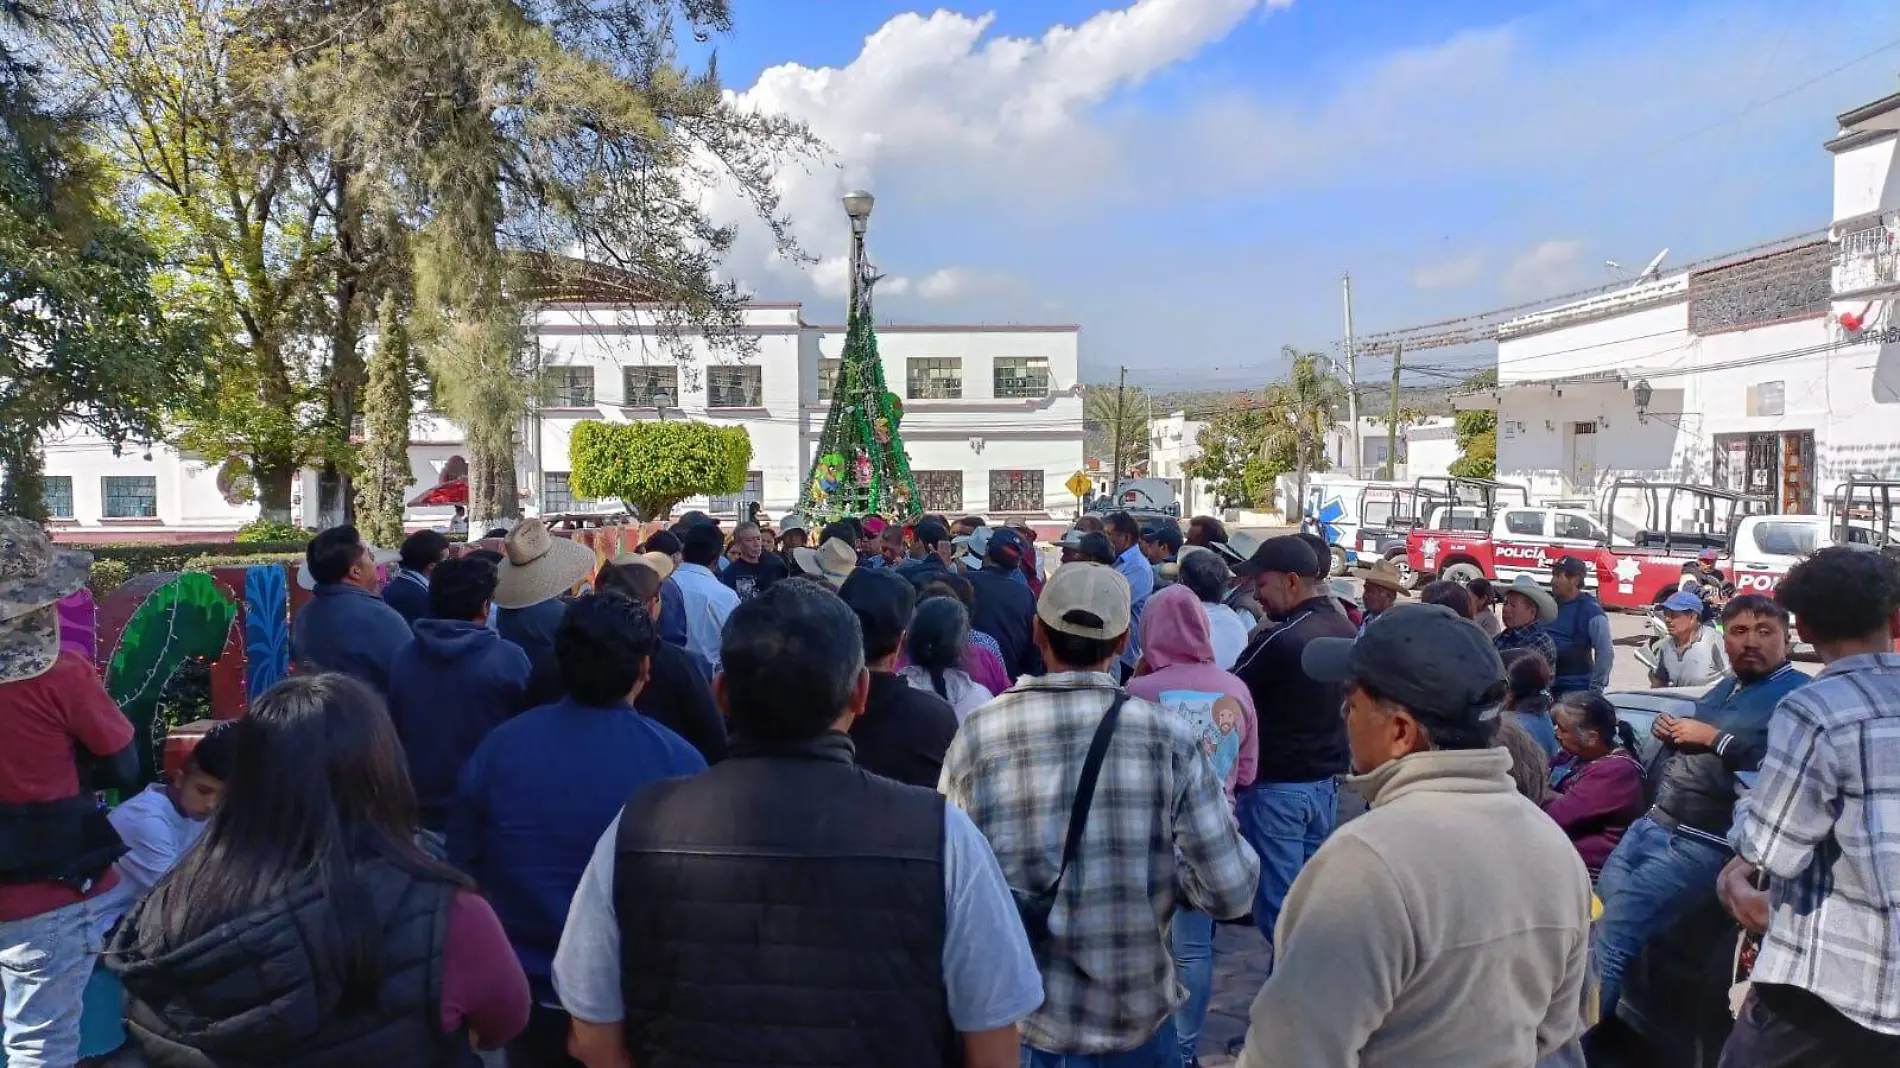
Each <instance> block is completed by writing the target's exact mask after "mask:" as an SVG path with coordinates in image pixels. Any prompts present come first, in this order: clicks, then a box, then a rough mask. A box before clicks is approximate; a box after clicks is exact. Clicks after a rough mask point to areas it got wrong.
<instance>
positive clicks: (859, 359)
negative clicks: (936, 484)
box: [798, 277, 919, 523]
mask: <svg viewBox="0 0 1900 1068" xmlns="http://www.w3.org/2000/svg"><path fill="white" fill-rule="evenodd" d="M875 281H876V279H875V278H872V277H866V278H864V279H862V281H861V282H860V286H861V293H860V296H859V298H858V301H857V308H856V309H855V310H854V311H853V313H852V316H851V323H850V325H849V326H848V327H847V328H846V330H845V335H844V354H843V357H842V358H841V359H840V360H839V361H838V380H837V382H836V383H835V384H834V385H833V387H832V390H831V411H830V412H828V413H827V414H826V415H825V429H824V432H823V433H821V434H820V435H819V436H818V452H817V455H816V456H815V457H813V460H812V467H811V474H810V476H809V477H808V478H806V480H805V489H804V492H803V493H801V494H800V495H799V500H798V512H799V514H800V515H803V516H804V517H805V518H806V519H807V520H809V521H811V522H815V523H825V522H829V521H831V520H834V519H843V518H846V517H847V516H865V515H870V514H871V513H873V512H875V513H877V514H878V515H881V516H883V517H885V518H886V519H909V518H911V517H912V516H915V515H916V514H917V512H918V504H919V502H918V499H917V481H916V479H915V478H914V477H912V475H911V473H910V457H909V456H908V455H906V454H905V452H904V439H903V438H902V437H901V436H900V435H899V434H898V424H899V423H900V422H902V421H903V418H904V402H903V401H902V400H900V399H899V398H898V396H897V394H895V393H892V392H891V391H890V390H888V389H886V388H884V364H883V362H882V361H880V360H879V359H878V355H877V333H876V331H875V330H873V329H872V327H871V323H872V318H871V288H872V285H873V284H874V282H875Z"/></svg>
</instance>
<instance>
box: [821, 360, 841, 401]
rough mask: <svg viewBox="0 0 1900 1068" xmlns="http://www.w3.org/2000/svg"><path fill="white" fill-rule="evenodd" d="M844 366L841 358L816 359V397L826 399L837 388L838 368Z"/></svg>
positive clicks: (828, 398) (829, 397)
mask: <svg viewBox="0 0 1900 1068" xmlns="http://www.w3.org/2000/svg"><path fill="white" fill-rule="evenodd" d="M843 366H844V361H843V360H825V359H821V360H819V361H818V399H819V400H820V401H828V400H830V399H831V395H832V393H834V392H836V390H837V388H838V370H839V368H841V367H843Z"/></svg>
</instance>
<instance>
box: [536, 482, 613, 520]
mask: <svg viewBox="0 0 1900 1068" xmlns="http://www.w3.org/2000/svg"><path fill="white" fill-rule="evenodd" d="M568 477H569V473H568V472H566V471H543V472H541V514H542V515H565V514H567V513H568V512H580V511H587V510H588V509H590V508H593V507H595V506H597V505H598V504H600V502H599V501H598V500H595V499H594V498H592V497H576V496H574V491H573V490H570V489H568V488H567V480H568Z"/></svg>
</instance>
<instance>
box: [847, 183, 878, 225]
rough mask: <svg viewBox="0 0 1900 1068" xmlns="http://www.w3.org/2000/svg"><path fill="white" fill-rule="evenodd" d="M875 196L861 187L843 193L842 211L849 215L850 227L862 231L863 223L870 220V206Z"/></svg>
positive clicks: (873, 202)
mask: <svg viewBox="0 0 1900 1068" xmlns="http://www.w3.org/2000/svg"><path fill="white" fill-rule="evenodd" d="M876 203H877V198H876V197H874V196H872V195H871V194H869V193H867V192H865V191H864V190H862V189H853V190H852V191H851V192H849V193H846V194H845V195H844V213H845V214H846V215H849V216H851V229H852V230H853V231H855V232H857V233H863V232H864V228H865V224H866V223H868V222H870V219H871V208H872V206H873V205H875V204H876Z"/></svg>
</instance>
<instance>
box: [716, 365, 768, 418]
mask: <svg viewBox="0 0 1900 1068" xmlns="http://www.w3.org/2000/svg"><path fill="white" fill-rule="evenodd" d="M706 407H708V408H763V407H765V385H764V380H763V375H762V371H761V369H760V368H758V367H708V368H706Z"/></svg>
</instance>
